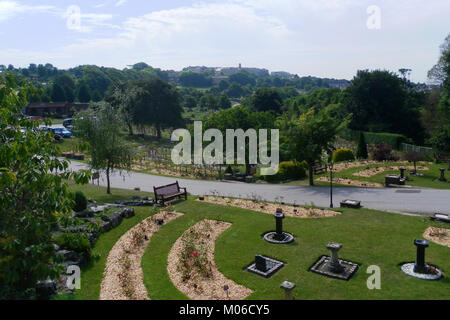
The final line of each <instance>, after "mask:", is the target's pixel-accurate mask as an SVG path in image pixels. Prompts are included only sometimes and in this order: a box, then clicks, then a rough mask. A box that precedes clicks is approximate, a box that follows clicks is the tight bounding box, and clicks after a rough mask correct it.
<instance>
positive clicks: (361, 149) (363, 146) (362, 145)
mask: <svg viewBox="0 0 450 320" xmlns="http://www.w3.org/2000/svg"><path fill="white" fill-rule="evenodd" d="M356 157H357V158H358V159H367V158H368V157H369V154H368V153H367V143H366V138H365V136H364V133H363V132H360V133H359V140H358V149H357V151H356Z"/></svg>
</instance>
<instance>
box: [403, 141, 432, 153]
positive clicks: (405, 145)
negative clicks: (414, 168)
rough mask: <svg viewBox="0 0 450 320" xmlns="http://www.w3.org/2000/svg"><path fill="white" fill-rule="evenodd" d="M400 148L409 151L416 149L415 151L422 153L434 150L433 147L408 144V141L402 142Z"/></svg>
mask: <svg viewBox="0 0 450 320" xmlns="http://www.w3.org/2000/svg"><path fill="white" fill-rule="evenodd" d="M400 150H401V151H403V152H408V151H415V152H422V153H431V152H433V149H432V148H427V147H421V146H415V145H413V144H408V143H402V144H400Z"/></svg>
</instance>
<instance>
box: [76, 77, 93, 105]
mask: <svg viewBox="0 0 450 320" xmlns="http://www.w3.org/2000/svg"><path fill="white" fill-rule="evenodd" d="M77 99H78V101H79V102H82V103H87V102H89V101H91V94H90V91H89V87H88V86H87V84H86V81H80V84H79V87H78V92H77Z"/></svg>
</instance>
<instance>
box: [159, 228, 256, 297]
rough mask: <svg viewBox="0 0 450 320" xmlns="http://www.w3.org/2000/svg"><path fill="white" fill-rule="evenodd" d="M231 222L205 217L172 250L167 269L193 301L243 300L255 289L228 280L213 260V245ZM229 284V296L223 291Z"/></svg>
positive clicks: (184, 234) (172, 278)
mask: <svg viewBox="0 0 450 320" xmlns="http://www.w3.org/2000/svg"><path fill="white" fill-rule="evenodd" d="M229 227H231V224H230V223H226V222H221V221H214V220H203V221H200V222H199V223H197V224H196V225H194V226H193V227H191V228H190V229H188V230H186V231H185V232H184V233H183V235H182V236H181V237H180V238H179V239H178V240H177V241H176V242H175V244H174V245H173V247H172V249H171V250H170V253H169V258H168V262H167V271H168V273H169V276H170V279H171V280H172V282H173V283H174V285H175V286H176V287H177V288H178V290H180V291H181V292H183V293H184V294H185V295H187V296H188V297H189V298H190V299H193V300H228V299H230V300H242V299H245V298H246V297H247V296H249V295H250V294H251V293H252V290H250V289H248V288H246V287H244V286H241V285H238V284H236V283H235V282H234V281H233V280H230V279H227V278H226V277H225V276H224V275H223V274H222V273H220V271H219V270H218V269H217V267H216V264H215V262H214V247H215V242H216V240H217V238H218V237H219V236H220V234H221V233H222V232H224V231H225V230H227V229H228V228H229ZM224 286H228V287H229V290H228V296H227V293H226V292H225V291H224Z"/></svg>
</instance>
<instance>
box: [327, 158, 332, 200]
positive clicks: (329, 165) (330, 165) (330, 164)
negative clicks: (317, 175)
mask: <svg viewBox="0 0 450 320" xmlns="http://www.w3.org/2000/svg"><path fill="white" fill-rule="evenodd" d="M328 167H329V168H330V208H333V161H330V163H329V164H328Z"/></svg>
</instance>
